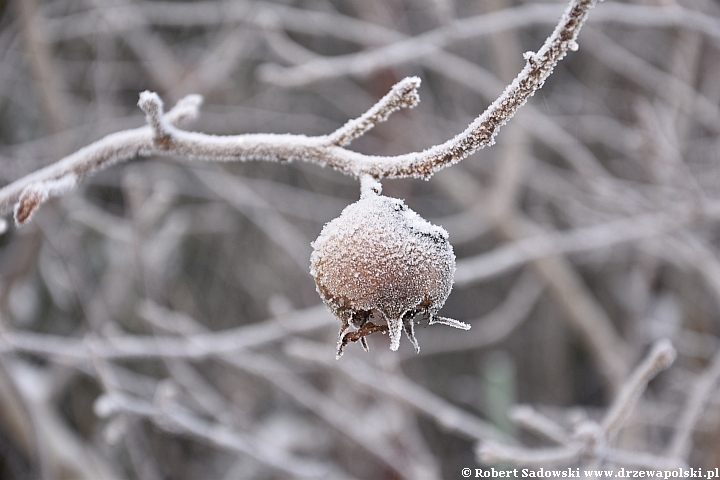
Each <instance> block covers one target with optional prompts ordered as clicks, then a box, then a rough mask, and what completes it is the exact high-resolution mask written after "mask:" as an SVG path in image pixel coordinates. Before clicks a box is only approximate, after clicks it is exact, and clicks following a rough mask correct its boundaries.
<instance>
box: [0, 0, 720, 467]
mask: <svg viewBox="0 0 720 480" xmlns="http://www.w3.org/2000/svg"><path fill="white" fill-rule="evenodd" d="M578 3H580V4H582V3H588V2H582V1H581V2H578ZM589 3H592V2H589ZM566 6H567V5H566V2H565V1H558V2H545V3H538V2H535V1H527V2H526V1H522V0H519V1H514V2H510V1H508V0H484V1H482V2H466V1H461V0H404V1H402V2H400V1H393V2H388V1H381V0H315V1H303V2H301V1H277V2H276V1H242V0H237V1H203V2H196V1H185V2H162V1H149V0H147V1H146V0H138V1H134V2H130V1H127V0H52V1H44V0H43V1H41V0H33V1H26V0H15V1H12V2H0V181H2V183H3V184H5V185H10V184H12V182H14V181H17V180H18V179H24V180H21V181H24V182H25V183H23V184H21V185H20V187H18V188H17V189H15V190H12V189H10V190H8V189H6V190H5V193H7V192H8V191H11V193H12V194H11V195H6V196H5V197H3V199H2V200H1V201H2V202H4V203H2V205H1V208H0V210H2V211H3V212H5V213H7V212H9V210H10V209H11V208H12V205H13V204H15V203H16V202H17V200H18V199H19V198H20V195H21V194H22V192H23V191H25V193H24V194H23V195H26V200H27V201H26V202H25V203H22V202H21V205H25V206H26V207H28V209H25V210H22V209H20V217H22V218H21V220H27V218H29V216H30V214H34V215H33V216H32V221H29V222H27V225H26V226H24V227H22V228H16V227H15V226H13V225H10V226H9V227H8V228H9V229H8V231H7V233H5V234H4V235H3V236H2V237H0V477H2V478H9V479H30V478H39V477H40V478H87V479H95V478H143V479H160V478H188V479H190V478H201V477H202V478H228V479H229V478H287V477H301V478H323V477H325V478H408V479H410V478H412V479H415V478H459V476H460V470H461V469H462V468H465V467H470V468H485V467H490V466H493V465H495V466H497V465H508V464H510V463H514V464H517V465H526V466H532V467H540V466H548V467H550V466H554V465H562V466H573V467H575V466H577V467H583V468H606V469H610V468H619V467H621V466H624V467H626V468H673V467H675V466H693V467H706V468H707V467H714V466H717V465H718V464H720V415H719V413H720V410H719V407H720V404H719V403H718V401H717V388H718V381H719V379H720V373H719V372H720V368H719V367H718V366H719V365H720V355H719V354H718V351H719V350H720V338H719V336H720V324H719V323H718V322H719V321H718V318H720V259H719V258H718V255H719V254H720V238H719V237H718V229H717V227H716V224H717V221H718V218H720V191H718V188H717V186H716V185H717V184H718V181H717V180H716V178H717V177H718V176H720V158H719V155H718V151H719V149H718V146H719V142H720V136H719V134H720V83H718V82H717V78H718V76H720V7H718V5H717V4H716V3H715V2H711V1H708V0H677V1H672V0H671V1H664V0H663V1H661V0H657V1H643V2H640V1H629V2H619V1H610V0H605V2H603V3H601V4H599V5H598V6H597V8H595V9H594V10H593V11H592V12H591V14H590V17H589V20H588V22H587V24H586V25H585V27H583V31H582V32H581V33H580V36H579V38H578V42H577V43H578V44H579V47H580V48H579V50H578V51H577V52H574V53H571V54H570V55H568V57H567V58H565V59H564V60H563V61H562V62H561V63H559V64H558V65H557V66H556V67H555V68H554V71H553V73H552V75H551V76H550V77H549V78H548V79H547V81H546V82H545V85H544V86H543V88H542V89H541V90H540V91H539V92H538V93H536V94H535V96H534V97H533V98H532V99H531V100H530V101H529V102H528V104H526V105H525V106H524V107H523V108H522V109H520V110H519V113H517V115H516V116H515V117H514V118H513V119H512V120H511V121H510V123H508V124H507V125H506V126H505V127H504V128H503V130H501V131H500V133H499V135H498V136H497V137H496V138H495V140H496V145H494V146H493V148H489V149H485V150H483V151H481V152H479V153H476V154H474V155H472V156H470V157H469V158H467V159H466V160H465V161H464V162H462V163H459V164H456V165H453V166H452V168H447V169H444V170H442V171H438V172H437V173H436V174H435V175H434V176H433V178H432V180H431V181H429V182H425V181H422V180H418V179H408V178H405V179H397V180H392V179H387V180H384V181H383V193H384V194H386V195H388V196H394V197H399V198H404V199H405V200H406V202H407V204H408V205H409V206H410V207H411V208H412V209H413V210H415V211H417V212H418V213H420V214H421V215H423V216H424V217H426V218H428V219H430V220H431V221H432V222H433V223H436V224H439V225H442V226H444V227H445V228H446V229H447V230H448V232H449V234H450V241H451V243H452V244H453V246H454V249H455V252H456V254H457V256H458V271H457V275H456V280H457V282H456V286H455V289H454V290H453V292H452V294H451V296H450V298H449V300H448V302H447V304H446V305H445V308H444V309H443V311H442V314H443V315H447V316H449V317H453V318H457V319H459V320H462V321H465V322H468V323H471V324H472V325H473V329H472V330H470V331H469V332H461V331H454V330H451V329H447V330H441V329H433V328H428V329H419V331H418V332H417V335H418V337H419V340H420V344H421V346H422V349H421V352H420V354H419V355H415V353H414V352H413V351H412V347H411V345H409V343H405V344H401V347H400V350H399V351H398V352H395V353H393V352H390V351H389V350H388V349H387V342H388V340H387V337H386V336H382V335H380V334H377V335H373V336H371V337H369V338H368V340H369V343H370V352H369V353H367V354H366V353H364V352H362V350H361V349H360V348H359V347H358V348H352V347H357V345H350V347H349V348H348V350H347V352H346V354H345V356H344V357H343V358H342V359H341V360H340V361H335V360H334V346H335V341H336V338H335V335H336V332H337V327H338V322H337V321H336V320H335V319H334V318H332V317H331V316H330V314H329V313H328V312H327V311H326V309H325V308H324V307H323V306H322V305H320V301H319V298H318V296H317V293H316V292H315V290H314V284H313V281H312V278H311V277H310V276H309V274H308V265H309V256H310V241H311V240H312V239H314V238H315V237H316V236H317V234H318V232H319V231H320V229H321V228H322V225H323V224H324V223H325V222H327V221H329V220H331V219H332V218H334V217H337V216H338V214H339V213H340V211H341V210H342V209H343V208H344V206H346V205H347V204H349V203H351V202H353V201H355V200H356V199H357V196H358V185H357V181H356V180H354V179H353V178H351V177H349V176H345V175H343V174H342V173H340V172H337V171H334V170H331V169H322V168H319V167H318V166H317V165H313V164H312V163H301V162H295V163H291V164H283V165H278V164H272V163H266V162H257V163H226V164H222V165H219V164H216V163H204V162H193V161H186V157H187V156H191V157H192V156H193V155H192V154H188V153H187V151H180V150H178V151H172V148H173V147H174V144H173V142H174V141H175V139H178V138H179V139H181V140H184V141H187V142H193V141H197V142H199V143H202V142H201V141H200V140H198V139H201V138H205V137H200V136H197V135H195V136H194V134H193V133H192V132H204V134H207V135H217V137H214V138H216V139H219V140H217V141H218V142H223V141H224V142H229V141H230V140H229V139H232V138H238V137H235V136H238V135H245V134H249V136H248V137H244V138H248V139H253V138H254V139H256V140H258V141H259V142H262V141H265V140H266V139H267V138H271V137H265V136H254V137H253V136H252V134H257V133H258V132H263V133H268V134H272V133H277V134H291V135H293V137H272V138H274V139H275V140H277V138H281V139H288V138H291V139H298V138H307V140H306V141H307V142H310V143H311V145H310V146H311V147H312V148H314V149H316V150H315V151H316V152H320V151H322V152H335V153H334V154H336V156H335V157H333V158H340V159H348V162H349V163H348V167H347V168H344V167H343V166H342V165H336V164H332V163H331V162H323V161H322V160H320V161H319V163H329V164H331V165H334V166H336V167H339V168H340V169H341V170H343V169H344V170H345V171H346V172H349V173H351V174H353V175H355V176H359V175H361V174H364V173H374V172H373V171H371V170H367V169H365V170H363V168H357V166H358V164H357V163H353V161H352V159H361V158H364V159H368V158H369V159H376V158H392V157H398V156H400V157H399V158H401V159H405V160H407V162H409V163H404V164H403V165H412V161H413V158H410V157H411V156H408V155H406V154H407V152H423V151H425V152H431V153H432V152H433V151H434V150H432V148H433V146H437V145H442V144H443V143H444V142H446V141H447V140H448V139H453V138H454V137H455V135H456V134H458V133H459V132H463V131H465V129H466V128H468V127H467V126H468V125H469V124H471V123H472V122H473V121H474V119H476V118H478V115H479V114H480V113H481V112H483V111H484V110H485V108H486V107H487V105H489V104H491V103H492V102H493V101H495V100H496V99H497V98H498V97H499V96H500V95H501V93H502V92H503V91H504V89H505V87H506V85H508V84H510V82H511V81H512V79H513V78H514V77H515V76H516V75H517V73H518V72H519V71H521V70H522V69H523V68H524V67H526V68H527V67H528V66H532V65H531V64H532V62H535V61H537V59H536V57H535V56H534V55H533V52H538V50H539V49H540V47H541V45H542V44H543V42H544V41H545V39H546V38H547V37H548V36H549V35H550V34H551V32H552V31H553V28H555V25H556V24H557V21H558V18H560V16H561V15H562V12H563V11H564V10H565V8H566ZM564 41H567V39H565V40H564ZM563 48H567V49H570V50H572V49H574V48H575V44H574V43H571V42H568V43H566V44H565V46H564V47H563ZM525 52H530V53H527V54H526V53H525ZM405 77H410V78H409V80H405V81H403V80H402V79H403V78H405ZM415 77H417V78H415ZM417 79H419V80H421V81H422V84H421V85H420V86H419V88H417V86H418V81H417ZM398 82H400V83H398ZM394 85H398V86H397V87H396V90H393V86H394ZM416 88H417V90H415V89H416ZM397 89H399V90H397ZM146 90H147V91H152V92H157V94H156V95H155V94H150V93H147V94H144V95H143V97H141V107H142V108H143V110H144V111H145V113H146V114H147V120H148V123H149V124H150V125H151V127H148V126H143V125H144V123H145V121H144V119H143V114H142V112H140V111H139V110H138V108H137V105H138V94H139V92H143V91H146ZM390 91H395V92H398V91H399V93H398V95H396V96H392V94H391V96H390V97H385V95H386V94H388V92H390ZM195 94H198V95H201V96H202V97H203V98H204V101H203V105H202V107H200V97H198V96H193V95H195ZM417 94H419V97H420V99H421V102H420V103H419V104H418V105H417V106H416V107H415V108H414V109H413V110H400V111H395V110H397V108H396V107H402V108H406V107H409V106H412V105H414V104H415V103H416V101H417V98H416V95H417ZM383 97H385V99H386V100H385V101H386V104H384V105H385V106H386V107H387V108H389V110H393V111H395V113H393V114H392V115H390V116H389V117H388V116H387V112H388V110H387V109H385V110H383V108H385V107H383V108H380V109H375V110H373V108H372V107H373V105H376V104H377V102H378V101H380V99H382V98H383ZM160 99H162V100H163V101H164V103H165V105H167V107H166V108H165V111H166V113H165V116H164V117H161V116H160V112H161V110H160V108H162V103H161V102H160ZM173 107H174V108H173ZM381 107H382V102H381ZM198 108H199V112H200V115H199V117H198V118H196V119H194V120H193V118H194V117H195V114H196V113H197V111H198ZM364 112H367V113H366V114H365V115H364V116H363V113H364ZM358 117H360V118H359V120H358V121H357V122H355V123H353V124H348V123H346V122H347V121H348V119H354V118H358ZM385 118H386V119H387V121H386V122H384V123H381V124H377V125H376V123H377V121H378V120H379V119H385ZM189 120H192V122H191V123H188V121H189ZM372 127H374V128H372ZM369 128H372V130H369ZM180 129H182V130H180ZM125 130H130V131H131V133H128V132H125V133H120V134H116V133H115V132H121V131H125ZM132 132H134V133H132ZM177 132H181V133H179V134H177ZM332 132H335V133H332ZM113 134H114V135H115V136H111V137H108V138H109V140H108V139H107V138H106V136H108V135H113ZM128 135H138V137H137V138H129V137H128ZM173 135H176V136H175V137H173ZM220 135H222V136H229V137H220ZM301 135H304V136H306V137H299V136H301ZM104 138H106V139H105V140H102V139H104ZM138 138H141V139H142V141H146V142H147V145H148V148H147V149H145V150H133V149H132V146H133V145H135V146H136V143H133V142H136V141H137V140H138ZM222 138H226V140H222ZM128 139H129V140H128ZM117 140H122V141H125V140H128V141H129V143H128V144H127V145H130V146H128V147H127V149H125V150H122V151H119V153H118V157H117V158H120V157H122V159H123V160H126V161H129V163H128V164H126V165H124V166H121V167H113V168H108V169H105V170H103V171H101V172H99V173H97V174H96V175H94V176H91V177H87V178H83V176H84V175H85V173H87V172H89V171H91V170H92V169H90V170H87V171H81V172H76V173H77V175H74V176H72V175H71V176H67V175H49V176H46V177H42V176H41V177H28V175H30V174H32V172H36V171H38V170H39V169H40V168H42V167H45V166H47V165H51V164H53V162H55V161H57V160H58V159H61V158H65V157H68V158H71V159H72V158H78V157H77V156H78V155H85V154H87V152H88V151H89V150H87V149H86V150H81V149H82V148H83V147H87V146H88V145H90V146H92V145H95V146H98V144H95V142H98V141H100V142H103V141H105V142H108V143H105V144H103V143H101V144H99V147H98V148H101V149H102V148H105V147H108V146H117V143H113V142H116V141H117ZM275 140H272V141H275ZM293 141H295V140H293ZM303 141H305V140H303ZM350 141H352V142H353V143H352V144H351V145H349V146H347V145H348V143H349V142H350ZM312 142H314V143H312ZM454 145H461V146H463V148H464V147H465V146H464V145H462V143H460V144H457V143H456V144H454ZM235 147H236V146H233V145H230V144H225V145H224V148H227V149H230V148H235ZM88 148H90V147H88ZM92 148H95V147H92ZM475 148H476V147H468V152H467V153H469V151H470V150H474V149H475ZM153 149H155V150H153ZM428 149H430V150H428ZM225 151H229V150H225ZM80 152H85V153H83V154H81V153H80ZM90 152H91V153H92V151H90ZM163 152H164V153H163ZM168 152H171V153H175V154H178V155H177V156H172V155H171V156H168V155H167V153H168ZM235 152H236V150H235ZM337 152H347V153H337ZM191 153H192V152H191ZM261 153H262V152H261ZM156 154H157V155H156ZM403 155H405V156H404V157H403ZM428 155H430V154H428ZM195 156H198V157H202V158H206V157H204V156H203V155H195ZM260 156H262V155H260ZM291 156H292V155H291ZM463 156H464V154H463V153H462V152H460V154H457V155H455V156H454V157H453V159H452V161H453V162H454V161H455V160H457V159H459V158H460V157H463ZM139 157H151V158H150V159H145V158H143V159H142V160H136V159H137V158H139ZM230 157H232V155H228V158H226V159H234V158H235V157H232V158H230ZM102 158H106V157H102ZM112 158H116V157H112ZM252 158H256V157H252ZM293 158H296V157H293ZM276 159H278V160H284V159H287V158H285V157H282V156H277V157H276ZM299 159H303V158H299ZM405 160H403V161H405ZM415 160H417V158H415ZM311 161H312V160H311ZM382 161H383V162H384V161H385V160H382ZM366 165H367V164H366ZM429 165H430V167H429V169H428V170H427V171H425V170H423V171H419V170H418V171H407V172H405V171H400V170H398V171H397V172H389V173H387V172H385V173H379V174H377V176H379V177H388V176H390V177H392V176H406V175H410V176H427V175H429V174H431V173H434V172H435V171H437V169H436V168H434V167H432V165H435V164H433V162H430V164H429ZM88 166H90V167H92V165H88ZM51 168H54V167H51ZM43 175H44V174H43ZM80 180H82V181H80ZM16 185H19V184H16ZM28 187H30V188H28ZM13 188H15V187H13ZM70 189H75V191H74V192H73V193H71V194H69V195H64V196H61V197H60V198H57V199H55V200H51V197H55V196H59V195H61V194H63V193H65V192H67V191H69V190H70ZM46 200H48V203H47V204H46V205H45V206H44V207H43V208H41V209H36V208H35V207H36V206H38V205H40V204H41V203H42V202H44V201H46ZM30 207H32V208H30ZM36 210H37V211H36ZM23 212H24V213H25V214H26V215H25V214H23ZM663 339H667V340H669V342H668V341H667V340H663ZM676 357H677V358H676ZM673 360H674V363H673ZM648 382H649V383H648ZM528 405H530V406H528Z"/></svg>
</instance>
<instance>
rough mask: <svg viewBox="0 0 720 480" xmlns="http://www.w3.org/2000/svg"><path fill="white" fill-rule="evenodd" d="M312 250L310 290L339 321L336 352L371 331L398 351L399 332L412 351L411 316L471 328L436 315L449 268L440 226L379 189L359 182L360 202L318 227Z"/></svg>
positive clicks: (449, 251)
mask: <svg viewBox="0 0 720 480" xmlns="http://www.w3.org/2000/svg"><path fill="white" fill-rule="evenodd" d="M368 185H370V184H368ZM378 185H379V184H378ZM371 186H372V185H371ZM313 248H314V250H313V253H312V256H311V257H310V264H311V265H310V272H311V274H312V275H313V277H314V278H315V283H316V286H317V291H318V293H319V294H320V296H321V298H322V299H323V301H324V302H325V304H326V305H327V307H328V308H329V309H330V311H331V312H332V313H333V314H334V315H335V316H336V317H337V318H338V319H340V321H341V322H342V325H341V327H340V334H339V338H338V352H337V353H338V357H339V356H340V355H342V352H343V348H344V347H345V345H347V344H348V343H349V342H354V341H358V340H360V341H361V343H362V344H363V347H364V348H365V349H367V343H366V341H365V337H366V336H367V335H370V334H372V333H375V332H388V333H389V335H390V349H391V350H397V349H398V347H399V345H400V336H401V332H402V331H404V332H405V334H406V336H407V337H408V338H409V339H410V341H411V342H412V344H413V346H414V347H415V350H416V351H419V346H418V343H417V340H416V338H415V323H416V320H415V317H416V316H418V315H421V316H422V317H421V318H422V319H427V320H429V323H430V324H433V323H443V324H445V325H450V326H453V327H457V328H463V329H468V328H470V326H469V325H467V324H465V323H462V322H459V321H457V320H450V319H446V318H444V317H438V316H437V312H438V311H439V310H440V308H441V307H442V306H443V305H444V303H445V300H446V299H447V297H448V295H449V294H450V290H451V289H452V284H453V276H454V273H455V254H454V253H453V249H452V246H451V245H450V243H449V242H448V235H447V232H446V231H445V230H444V229H443V228H441V227H438V226H436V225H433V224H431V223H430V222H428V221H427V220H425V219H423V218H422V217H420V216H419V215H418V214H417V213H415V212H414V211H412V210H410V209H409V208H408V207H407V206H406V205H405V203H404V202H403V201H402V200H399V199H395V198H389V197H385V196H382V195H380V194H379V188H363V193H362V196H361V198H360V200H359V201H357V202H355V203H353V204H352V205H349V206H348V207H346V208H345V210H343V212H342V213H341V214H340V216H339V217H338V218H336V219H334V220H332V221H331V222H329V223H327V224H326V225H325V227H324V228H323V230H322V232H321V233H320V236H319V237H318V238H317V240H315V242H313Z"/></svg>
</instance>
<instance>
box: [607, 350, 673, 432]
mask: <svg viewBox="0 0 720 480" xmlns="http://www.w3.org/2000/svg"><path fill="white" fill-rule="evenodd" d="M675 356H676V353H675V349H674V348H673V346H672V344H671V343H670V341H669V340H660V341H659V342H657V343H656V344H655V345H654V346H653V348H652V350H650V353H649V354H648V356H647V358H646V359H645V360H644V361H643V362H642V363H641V364H640V365H639V366H638V367H637V368H636V369H635V371H634V372H633V374H632V375H631V376H630V378H629V379H628V380H627V381H626V382H625V384H624V385H623V387H622V389H621V390H620V393H619V394H618V396H617V398H616V399H615V401H614V402H613V404H612V406H611V407H610V410H609V411H608V412H607V413H606V414H605V418H604V419H603V421H602V428H603V432H604V434H605V437H606V438H608V439H612V438H613V437H614V436H615V435H616V434H617V432H618V431H619V430H620V427H622V425H623V424H624V423H625V421H626V420H627V418H628V416H629V415H630V413H631V412H632V409H633V408H634V407H635V404H636V403H637V400H638V398H640V395H642V393H643V392H644V391H645V387H647V384H648V382H649V381H650V380H652V378H653V377H655V375H657V374H658V373H659V372H661V371H662V370H665V369H666V368H668V367H669V366H670V365H672V363H673V362H674V361H675Z"/></svg>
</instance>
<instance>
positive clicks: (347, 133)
mask: <svg viewBox="0 0 720 480" xmlns="http://www.w3.org/2000/svg"><path fill="white" fill-rule="evenodd" d="M418 88H420V79H419V78H418V77H407V78H404V79H402V80H400V81H399V82H398V83H396V84H395V86H394V87H392V89H391V90H390V92H388V93H387V94H386V95H385V96H384V97H383V98H381V99H380V101H379V102H377V103H376V104H375V105H373V106H372V107H371V108H370V110H368V111H367V112H365V113H363V114H362V115H361V116H360V117H358V118H356V119H354V120H350V121H349V122H347V123H346V124H345V125H343V126H342V127H340V128H338V129H337V130H335V131H334V132H333V133H331V134H330V135H328V137H327V142H328V144H329V145H337V146H338V147H344V146H345V145H348V144H350V142H352V141H353V140H355V139H356V138H358V137H361V136H362V135H364V134H366V133H367V132H368V131H369V130H370V129H372V128H373V127H375V125H377V124H378V123H381V122H384V121H386V120H387V119H388V117H390V115H391V114H392V113H394V112H396V111H398V110H400V109H402V108H414V107H416V106H417V104H418V103H419V102H420V95H418V91H417V89H418Z"/></svg>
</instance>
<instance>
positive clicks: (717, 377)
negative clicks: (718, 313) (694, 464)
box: [668, 352, 720, 460]
mask: <svg viewBox="0 0 720 480" xmlns="http://www.w3.org/2000/svg"><path fill="white" fill-rule="evenodd" d="M718 381H720V352H718V353H716V354H715V357H714V358H713V360H712V363H711V364H710V366H709V367H708V368H707V369H706V370H705V371H704V372H703V373H702V374H701V375H700V376H699V377H698V378H697V379H696V380H695V382H694V383H695V384H694V385H693V387H692V388H691V389H690V391H689V393H688V396H687V403H686V406H685V408H684V409H683V411H682V415H681V416H680V419H679V420H678V422H677V428H676V429H675V435H674V436H673V439H672V443H671V444H670V448H669V449H668V454H669V455H670V457H671V458H677V459H683V460H684V459H686V458H687V456H688V454H689V453H690V448H691V447H692V434H693V431H694V430H695V425H696V424H697V423H698V421H699V420H700V416H701V415H702V413H703V410H704V409H705V406H706V405H707V403H708V401H709V400H710V397H711V395H712V393H713V391H714V390H715V388H716V387H717V384H718Z"/></svg>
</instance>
